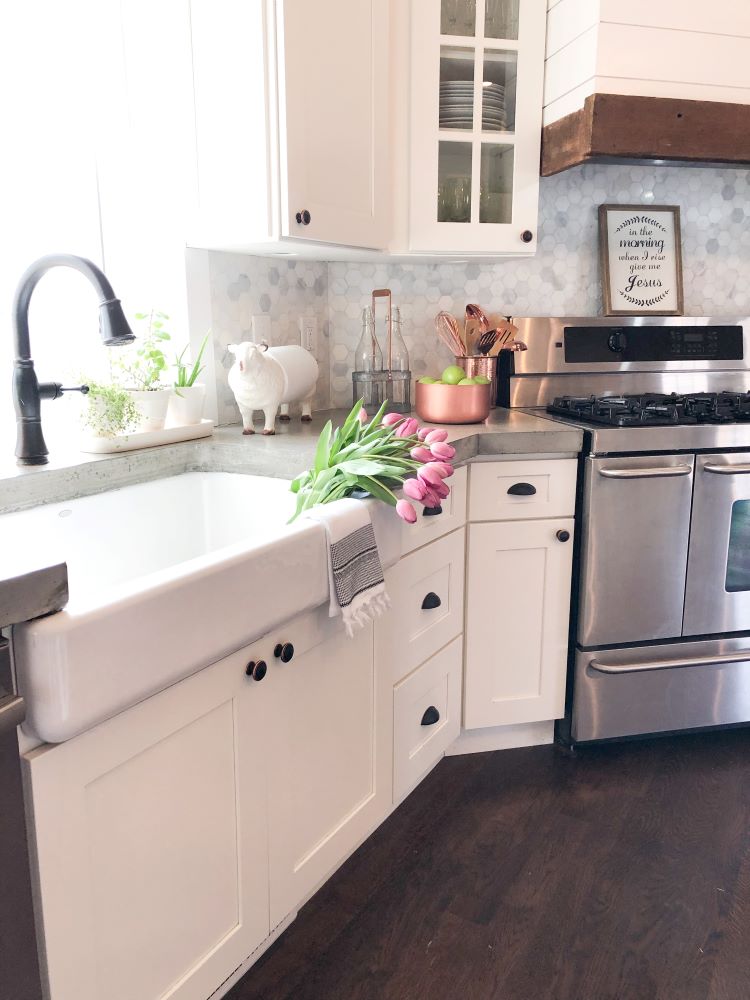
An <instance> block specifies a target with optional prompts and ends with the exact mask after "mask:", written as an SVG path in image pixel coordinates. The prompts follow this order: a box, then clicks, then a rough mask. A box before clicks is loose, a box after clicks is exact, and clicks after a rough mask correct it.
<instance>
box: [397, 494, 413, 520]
mask: <svg viewBox="0 0 750 1000" xmlns="http://www.w3.org/2000/svg"><path fill="white" fill-rule="evenodd" d="M396 513H397V514H398V516H399V517H400V518H401V520H402V521H406V523H407V524H414V522H415V521H416V519H417V512H416V510H414V505H413V504H411V503H409V501H408V500H399V501H398V503H397V504H396Z"/></svg>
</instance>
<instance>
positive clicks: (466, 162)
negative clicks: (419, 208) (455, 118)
mask: <svg viewBox="0 0 750 1000" xmlns="http://www.w3.org/2000/svg"><path fill="white" fill-rule="evenodd" d="M437 219H438V222H471V143H470V142H441V143H439V149H438V197H437Z"/></svg>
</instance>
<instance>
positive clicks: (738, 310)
mask: <svg viewBox="0 0 750 1000" xmlns="http://www.w3.org/2000/svg"><path fill="white" fill-rule="evenodd" d="M605 202H613V203H621V204H628V203H634V204H645V205H679V206H680V209H681V222H682V250H683V274H684V286H685V312H686V313H687V314H688V315H714V316H721V315H729V314H743V313H746V312H748V311H750V309H749V307H750V172H749V171H747V170H737V169H733V168H723V167H684V166H640V165H632V164H623V165H614V166H613V165H604V164H589V165H585V166H581V167H576V168H574V169H572V170H568V171H565V172H563V173H561V174H557V175H556V176H554V177H546V178H542V180H541V186H540V204H539V234H538V249H537V253H536V254H535V256H534V257H530V258H523V259H520V258H512V259H508V260H501V261H495V262H492V263H475V262H463V263H430V264H396V263H382V264H381V263H377V264H366V263H330V264H323V263H310V262H303V261H300V260H297V261H289V260H285V259H284V258H281V259H280V260H279V259H270V258H269V259H264V258H253V257H249V256H244V255H238V254H223V253H221V254H219V253H217V254H211V286H212V288H211V296H212V308H213V310H214V332H215V333H216V334H217V371H219V382H220V383H221V381H222V376H223V384H220V386H219V411H220V418H221V421H222V422H230V421H234V420H236V419H237V415H236V413H237V411H236V409H235V408H234V402H233V400H232V399H231V396H229V399H228V401H227V396H226V393H227V390H226V373H225V368H226V365H227V361H228V358H229V357H230V356H229V355H227V354H226V344H227V343H230V342H231V341H232V340H233V339H237V334H236V331H237V330H238V329H239V330H243V331H245V330H246V331H247V332H248V335H249V330H250V316H251V315H252V314H253V313H254V312H258V311H261V312H269V313H270V315H271V317H272V340H273V342H274V343H288V342H292V341H294V340H295V339H296V338H297V337H298V336H299V333H298V326H297V317H298V316H299V315H302V314H303V313H306V314H314V315H315V316H316V317H318V328H319V334H318V355H319V357H318V360H319V362H320V364H321V368H323V367H324V366H325V367H326V371H325V372H322V373H321V379H320V382H319V385H318V395H317V398H316V408H322V407H325V406H328V405H334V406H348V405H350V403H351V395H352V389H351V370H352V364H353V357H354V350H355V348H356V345H357V342H358V340H359V336H360V332H361V322H360V317H361V312H362V308H363V306H365V305H367V304H368V303H369V301H370V293H371V291H372V289H373V288H377V287H388V288H391V290H392V291H393V298H394V304H396V305H398V306H400V308H401V313H402V318H403V328H404V337H405V340H406V343H407V347H408V348H409V352H410V356H411V367H412V370H413V372H414V374H415V376H416V377H419V376H420V375H423V374H426V373H428V372H430V373H431V372H435V371H438V370H440V369H441V368H442V367H443V365H444V364H446V363H447V362H448V361H449V360H450V354H449V353H448V352H447V351H446V349H445V348H443V346H442V345H441V344H440V343H439V341H438V340H437V338H436V336H435V333H434V327H433V320H434V317H435V315H436V314H437V313H438V312H439V311H440V310H441V309H447V310H448V311H449V312H454V313H456V314H457V315H462V314H463V311H464V309H465V306H466V303H467V302H472V301H473V302H478V303H479V304H480V305H481V306H482V307H483V308H484V309H485V310H486V311H488V312H497V313H503V314H508V315H511V314H515V315H517V316H534V315H537V316H539V315H551V316H555V315H557V316H562V315H584V316H586V315H596V314H597V313H599V312H600V311H601V308H602V306H601V290H600V284H599V250H598V233H597V208H598V206H599V205H600V204H602V203H605Z"/></svg>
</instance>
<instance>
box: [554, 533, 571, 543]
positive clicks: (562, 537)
mask: <svg viewBox="0 0 750 1000" xmlns="http://www.w3.org/2000/svg"><path fill="white" fill-rule="evenodd" d="M555 537H556V538H557V540H558V542H567V541H569V540H570V532H569V531H564V530H563V531H558V532H556V534H555Z"/></svg>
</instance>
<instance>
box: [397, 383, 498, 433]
mask: <svg viewBox="0 0 750 1000" xmlns="http://www.w3.org/2000/svg"><path fill="white" fill-rule="evenodd" d="M416 389H417V391H416V399H415V404H414V408H415V409H416V411H417V416H418V417H419V418H420V419H421V420H425V421H427V423H428V424H481V423H482V421H483V420H486V419H487V417H489V415H490V405H491V402H492V395H491V390H492V387H491V386H489V385H430V384H429V383H427V384H425V383H423V382H417V386H416Z"/></svg>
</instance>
